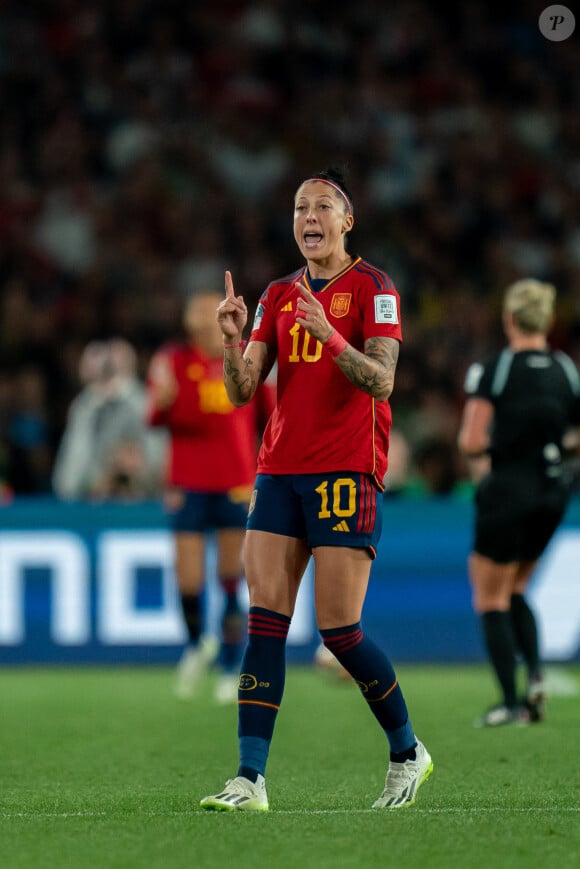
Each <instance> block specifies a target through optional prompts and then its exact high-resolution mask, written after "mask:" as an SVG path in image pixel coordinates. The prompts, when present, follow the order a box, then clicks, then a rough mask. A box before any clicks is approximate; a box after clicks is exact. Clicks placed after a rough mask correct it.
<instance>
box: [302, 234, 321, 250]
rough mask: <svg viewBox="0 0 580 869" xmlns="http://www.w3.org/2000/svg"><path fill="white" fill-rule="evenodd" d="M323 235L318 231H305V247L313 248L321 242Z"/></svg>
mask: <svg viewBox="0 0 580 869" xmlns="http://www.w3.org/2000/svg"><path fill="white" fill-rule="evenodd" d="M322 239H323V236H322V233H320V232H305V233H304V246H305V247H306V248H315V247H318V245H319V244H320V243H321V242H322Z"/></svg>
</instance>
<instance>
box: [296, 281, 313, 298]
mask: <svg viewBox="0 0 580 869" xmlns="http://www.w3.org/2000/svg"><path fill="white" fill-rule="evenodd" d="M294 286H295V287H296V289H297V290H298V292H299V293H302V295H303V296H304V298H305V299H311V298H312V293H311V292H310V290H309V289H308V287H305V286H304V284H303V283H301V282H300V281H296V283H295V284H294Z"/></svg>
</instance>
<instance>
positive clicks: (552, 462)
mask: <svg viewBox="0 0 580 869" xmlns="http://www.w3.org/2000/svg"><path fill="white" fill-rule="evenodd" d="M554 299H555V290H554V288H553V287H552V286H551V285H550V284H544V283H540V282H539V281H536V280H530V279H528V280H521V281H518V282H517V283H515V284H512V285H511V286H510V287H509V288H508V289H507V291H506V294H505V298H504V305H503V326H504V330H505V333H506V336H507V339H508V346H507V348H505V349H504V350H503V351H502V352H501V353H500V354H499V355H496V356H494V357H493V358H492V359H491V360H490V361H489V362H487V363H486V364H484V365H481V364H479V363H474V364H473V365H472V366H471V367H470V369H469V370H468V372H467V377H466V381H465V389H466V392H467V396H468V399H467V402H466V404H465V408H464V412H463V420H462V425H461V429H460V432H459V447H460V449H461V450H462V451H463V452H464V453H465V455H466V456H468V457H470V458H471V459H479V460H481V457H487V459H485V461H487V465H488V467H487V468H484V470H487V471H488V472H487V473H486V475H485V476H483V478H482V479H481V482H480V483H479V486H478V490H477V494H476V523H475V541H474V545H473V552H472V554H471V555H470V558H469V573H470V579H471V584H472V587H473V602H474V608H475V611H476V612H477V613H478V614H479V615H480V616H481V624H482V630H483V636H484V639H485V643H486V646H487V651H488V655H489V659H490V661H491V664H492V666H493V669H494V671H495V674H496V676H497V680H498V682H499V685H500V686H501V690H502V694H503V698H502V702H501V703H500V704H499V705H497V706H494V707H492V708H491V709H489V710H488V711H487V712H486V713H485V714H484V715H483V717H482V718H480V719H478V720H477V721H476V726H479V727H495V726H497V725H501V724H510V723H517V722H526V721H529V720H532V721H539V720H541V718H542V715H543V699H544V686H543V684H542V674H541V668H540V659H539V652H538V637H537V628H536V621H535V617H534V614H533V613H532V610H531V609H530V607H529V606H528V603H527V602H526V599H525V597H524V593H525V590H526V586H527V584H528V582H529V579H530V577H531V575H532V573H533V570H534V567H535V564H536V561H537V560H538V558H539V557H540V555H541V554H542V553H543V551H544V549H545V548H546V546H547V545H548V542H549V540H550V538H551V537H552V535H553V534H554V531H555V530H556V528H557V526H558V524H559V522H560V520H561V518H562V515H563V513H564V509H565V507H566V502H567V500H568V493H569V488H570V487H569V485H568V481H567V479H566V474H565V472H564V469H563V466H562V452H563V440H564V436H565V434H566V432H567V430H568V429H569V428H570V427H571V426H573V425H575V424H578V423H580V376H579V374H578V371H577V369H576V366H575V365H574V363H573V362H572V360H571V359H570V358H569V357H568V356H566V355H565V354H564V353H560V352H552V351H551V350H550V348H549V347H548V343H547V337H546V336H547V333H548V331H549V329H550V326H551V324H552V319H553V308H554ZM518 651H519V652H520V653H521V654H522V656H523V658H524V661H525V663H526V668H527V675H528V686H527V696H526V698H525V703H520V702H519V701H518V696H517V690H516V653H517V652H518Z"/></svg>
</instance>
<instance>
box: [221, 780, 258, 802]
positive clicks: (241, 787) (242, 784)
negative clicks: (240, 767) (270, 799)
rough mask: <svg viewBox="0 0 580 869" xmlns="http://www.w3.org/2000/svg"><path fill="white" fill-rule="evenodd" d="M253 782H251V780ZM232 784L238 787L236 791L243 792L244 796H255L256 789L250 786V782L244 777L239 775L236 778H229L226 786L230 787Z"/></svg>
mask: <svg viewBox="0 0 580 869" xmlns="http://www.w3.org/2000/svg"><path fill="white" fill-rule="evenodd" d="M250 784H251V782H250ZM230 785H233V786H234V787H235V789H236V793H238V794H242V795H243V796H244V797H253V796H255V791H254V790H253V789H252V788H251V787H248V784H247V783H246V781H244V779H242V778H240V777H239V776H237V777H236V778H229V779H228V780H227V782H226V788H227V789H230Z"/></svg>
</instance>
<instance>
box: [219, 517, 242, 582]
mask: <svg viewBox="0 0 580 869" xmlns="http://www.w3.org/2000/svg"><path fill="white" fill-rule="evenodd" d="M245 535H246V532H245V530H244V529H242V528H222V529H221V530H219V531H217V532H216V540H217V572H218V576H220V577H221V576H223V577H234V576H239V575H240V573H241V572H242V552H243V548H244V537H245Z"/></svg>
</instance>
